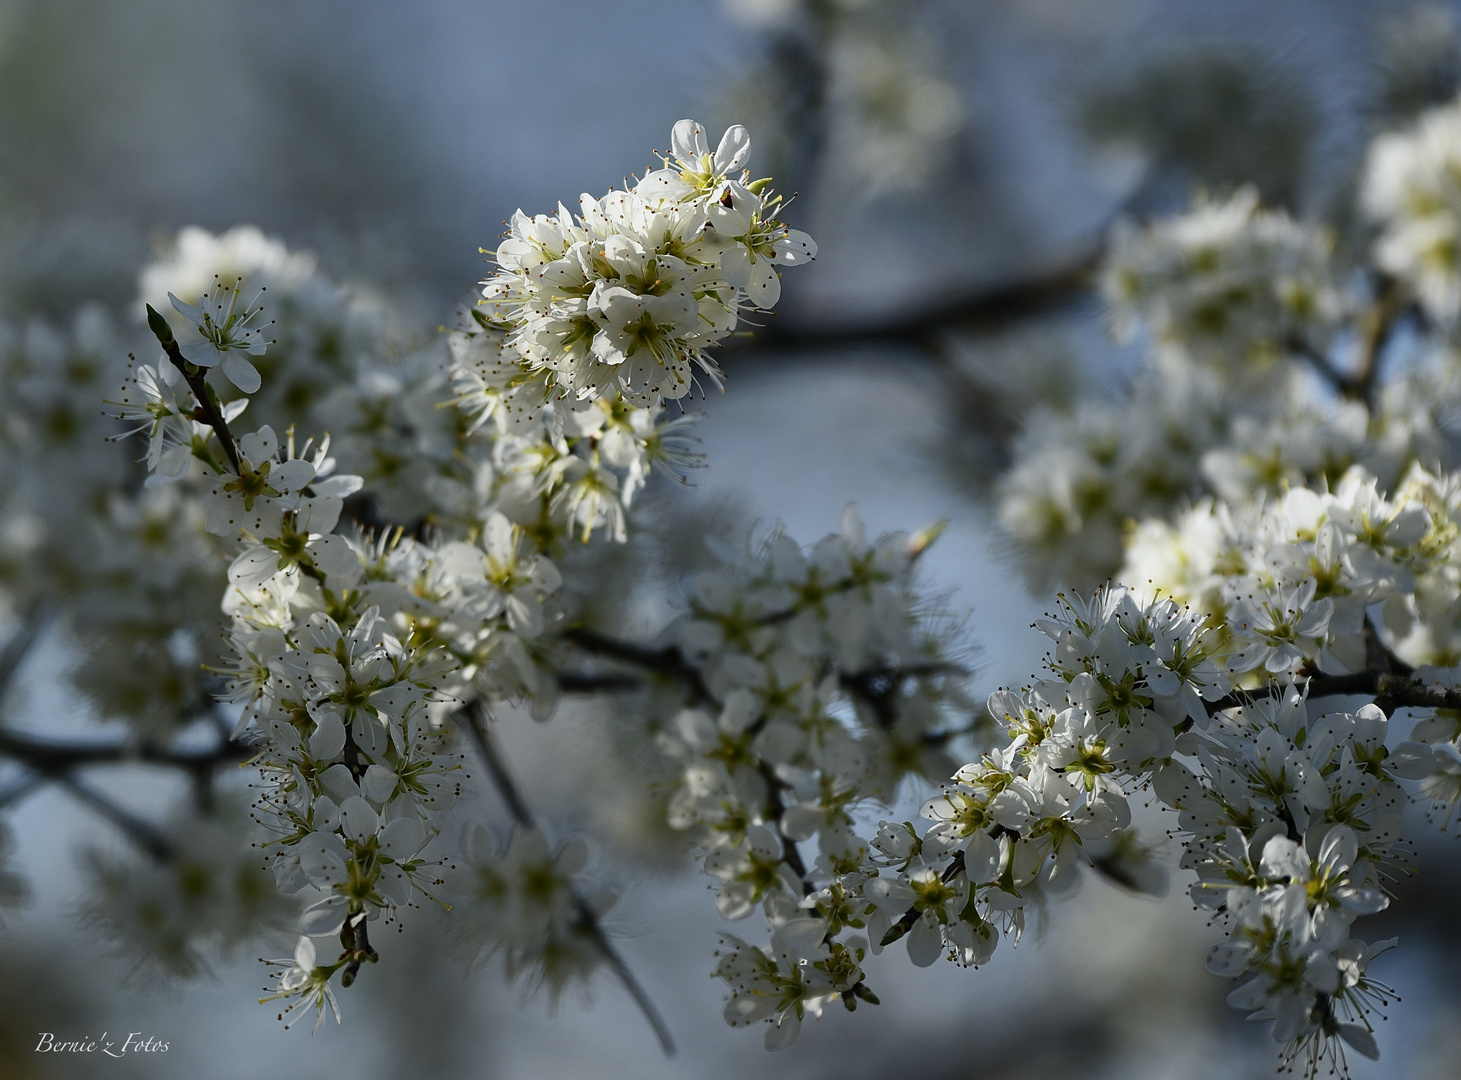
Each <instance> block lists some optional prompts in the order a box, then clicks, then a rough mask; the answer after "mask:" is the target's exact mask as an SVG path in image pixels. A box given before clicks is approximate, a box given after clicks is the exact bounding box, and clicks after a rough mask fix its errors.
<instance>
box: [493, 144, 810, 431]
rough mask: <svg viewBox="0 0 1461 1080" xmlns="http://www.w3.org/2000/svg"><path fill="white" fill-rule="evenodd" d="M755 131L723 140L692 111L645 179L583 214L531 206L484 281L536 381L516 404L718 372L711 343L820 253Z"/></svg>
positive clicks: (671, 390)
mask: <svg viewBox="0 0 1461 1080" xmlns="http://www.w3.org/2000/svg"><path fill="white" fill-rule="evenodd" d="M750 155H751V137H750V135H749V133H747V131H746V129H745V128H743V127H740V126H739V125H737V126H735V127H731V128H729V129H727V131H726V132H725V134H724V135H723V136H722V137H721V140H720V143H719V144H718V145H717V146H716V148H715V149H714V150H713V151H712V150H711V148H710V144H709V143H708V142H707V141H706V137H705V130H704V129H703V128H702V127H701V126H700V125H699V124H697V123H695V122H694V121H693V120H681V121H680V122H679V123H677V124H676V125H675V129H674V132H673V134H672V136H671V151H670V154H669V155H668V156H667V157H666V158H665V159H664V164H663V167H662V168H660V169H655V170H653V171H651V172H649V173H647V174H646V175H645V176H644V177H643V178H642V179H640V180H639V181H638V182H637V183H636V184H635V185H634V186H633V187H632V188H629V189H628V190H624V191H611V192H609V193H608V194H607V195H605V196H603V197H602V198H597V199H596V198H594V197H593V196H592V195H588V194H584V195H582V196H580V198H579V203H578V208H579V212H578V214H576V215H575V214H573V213H571V212H570V211H569V210H568V208H567V207H565V206H563V205H562V204H561V203H560V204H559V206H558V211H557V213H555V214H538V215H536V216H533V217H529V216H528V215H527V214H525V213H523V212H522V211H521V210H519V211H518V212H517V213H515V214H514V215H513V217H512V221H511V224H510V230H509V232H508V233H507V234H506V235H505V237H504V238H503V240H502V242H501V243H500V244H499V245H498V246H497V251H496V252H495V257H496V260H497V265H498V271H497V273H496V274H494V275H493V276H492V277H490V278H488V279H487V280H486V281H485V282H483V289H482V297H483V299H482V301H481V303H482V305H483V310H484V311H485V312H486V316H485V318H484V319H483V322H484V324H485V325H486V326H489V327H491V328H495V329H500V330H502V331H504V332H505V334H506V339H505V342H504V346H503V347H504V348H505V349H507V350H509V351H510V352H511V354H512V363H513V364H515V365H516V366H517V367H519V368H520V369H521V370H522V371H523V372H524V373H525V374H526V375H527V376H529V377H530V378H531V379H532V380H533V381H534V383H535V385H534V388H533V392H532V393H530V394H522V395H518V400H517V401H516V402H515V405H514V406H513V407H515V408H518V409H525V410H526V411H527V412H529V413H532V412H535V411H536V409H537V408H538V407H539V406H540V405H541V404H542V402H543V401H544V400H545V399H547V398H548V397H549V396H552V397H557V398H563V399H571V400H573V401H579V402H585V401H594V400H596V399H598V398H601V397H608V398H609V399H611V400H612V399H615V398H620V397H623V398H627V399H629V400H631V401H633V402H635V403H637V404H640V405H653V404H656V403H658V402H659V401H660V400H661V399H664V398H670V399H675V398H681V397H684V396H685V395H686V394H687V393H689V392H690V390H691V388H692V386H693V385H694V382H695V379H696V377H697V375H699V374H703V375H705V376H707V377H708V378H710V379H711V380H712V381H715V382H717V383H718V381H719V368H718V367H717V366H716V364H715V362H714V361H713V360H712V359H711V358H710V357H709V355H708V354H707V350H708V349H709V348H710V347H711V346H713V345H715V344H717V343H718V342H720V341H722V340H724V339H725V338H726V337H727V336H728V335H730V334H731V333H732V332H733V331H734V330H735V329H736V326H737V324H738V322H739V320H740V316H741V312H742V310H743V309H756V310H761V311H767V310H770V309H771V308H772V307H774V306H775V304H776V301H777V299H778V298H779V297H780V295H781V281H780V278H779V276H778V274H777V268H778V267H780V266H797V265H801V264H802V263H805V262H808V261H810V260H811V259H813V258H815V257H816V253H817V247H816V244H815V243H813V241H812V239H811V237H809V236H807V235H806V234H805V233H803V232H799V231H797V230H795V229H791V228H789V227H788V226H787V225H785V224H784V223H783V222H782V221H781V220H780V219H779V218H778V217H777V214H778V213H779V211H780V206H781V200H780V198H779V197H777V196H774V195H773V194H772V193H771V190H770V188H769V186H768V184H769V181H767V180H752V179H751V174H750V172H749V171H748V170H747V169H746V164H747V162H748V161H749V160H750Z"/></svg>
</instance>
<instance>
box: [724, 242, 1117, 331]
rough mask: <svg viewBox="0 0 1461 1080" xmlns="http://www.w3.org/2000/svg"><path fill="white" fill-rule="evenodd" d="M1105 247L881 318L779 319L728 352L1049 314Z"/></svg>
mask: <svg viewBox="0 0 1461 1080" xmlns="http://www.w3.org/2000/svg"><path fill="white" fill-rule="evenodd" d="M1104 251H1105V243H1104V242H1103V241H1095V242H1088V243H1087V244H1085V245H1084V246H1082V247H1080V248H1078V249H1076V250H1075V251H1074V252H1072V253H1071V254H1069V255H1067V256H1065V257H1064V258H1062V259H1058V260H1055V261H1053V262H1052V263H1050V264H1049V265H1047V266H1044V267H1041V268H1038V269H1036V270H1033V271H1030V272H1028V273H1026V274H1023V275H1021V276H1018V277H1015V278H1012V279H1010V280H1008V281H1000V282H995V283H993V284H980V285H977V286H975V287H974V288H971V289H969V290H967V291H966V292H963V293H960V294H957V295H955V296H951V297H948V298H946V299H944V300H941V301H938V302H936V303H933V304H928V305H924V306H922V307H917V308H914V309H913V310H912V311H908V312H901V313H899V314H897V315H893V316H891V317H889V318H886V319H883V320H877V321H868V322H862V323H858V322H854V321H852V320H849V319H838V320H835V321H833V322H829V323H822V324H811V325H804V326H797V325H794V324H788V323H787V322H785V321H784V320H778V321H776V322H774V323H772V324H771V325H769V326H767V327H766V328H764V329H763V330H761V331H759V332H757V333H755V334H753V335H750V336H747V337H743V338H737V339H735V340H734V341H733V342H727V349H726V355H727V356H746V355H748V354H751V353H760V352H775V353H778V354H783V353H797V352H821V351H824V350H832V349H846V348H856V347H863V346H869V345H900V344H901V345H906V344H913V345H916V346H919V347H926V346H925V342H927V341H929V340H930V339H931V338H932V337H936V336H939V335H942V334H946V333H949V332H951V331H981V330H982V331H988V330H992V329H996V328H998V327H1002V326H1005V325H1008V324H1009V323H1013V322H1019V321H1022V320H1024V319H1029V318H1033V317H1035V316H1038V315H1048V314H1050V313H1051V312H1053V311H1058V310H1060V309H1061V308H1064V307H1067V306H1069V305H1070V304H1072V303H1074V302H1075V301H1077V300H1079V299H1080V298H1081V297H1082V296H1084V295H1086V293H1087V290H1088V289H1089V287H1090V284H1091V276H1092V273H1093V272H1094V271H1095V269H1096V267H1097V266H1098V265H1100V261H1101V257H1102V254H1103V253H1104Z"/></svg>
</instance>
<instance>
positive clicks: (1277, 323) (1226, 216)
mask: <svg viewBox="0 0 1461 1080" xmlns="http://www.w3.org/2000/svg"><path fill="white" fill-rule="evenodd" d="M1332 247H1333V244H1332V240H1331V239H1330V237H1329V236H1328V235H1327V232H1326V231H1325V230H1324V229H1323V228H1321V227H1318V226H1314V225H1310V224H1307V223H1301V222H1297V221H1295V220H1293V219H1292V218H1290V217H1289V216H1288V215H1287V214H1285V213H1283V212H1281V211H1270V210H1265V209H1263V208H1261V207H1260V206H1259V205H1258V202H1257V197H1256V195H1255V194H1254V192H1253V191H1252V190H1251V189H1242V190H1239V191H1238V192H1236V193H1235V194H1233V195H1232V196H1230V197H1229V198H1228V199H1226V200H1208V201H1205V202H1202V203H1200V204H1199V205H1198V206H1196V207H1195V208H1194V209H1192V210H1191V211H1190V212H1188V213H1186V214H1183V215H1179V216H1176V217H1173V218H1170V219H1165V220H1161V221H1158V222H1156V223H1153V224H1150V225H1147V226H1141V227H1138V226H1135V225H1132V224H1129V223H1122V224H1120V225H1118V227H1117V228H1116V230H1115V231H1114V233H1113V237H1112V246H1111V251H1110V254H1109V255H1108V258H1107V262H1106V265H1105V267H1104V269H1103V271H1102V282H1103V287H1104V291H1105V294H1106V297H1107V299H1108V301H1109V302H1110V304H1111V306H1112V316H1113V321H1114V325H1115V327H1116V329H1117V331H1118V334H1119V335H1120V336H1122V337H1124V338H1127V339H1132V338H1144V340H1145V342H1146V344H1147V346H1148V348H1149V349H1150V353H1149V356H1148V359H1147V361H1146V363H1145V364H1144V366H1143V368H1142V369H1141V370H1140V372H1139V373H1138V377H1137V378H1136V379H1134V380H1133V385H1132V389H1131V391H1130V393H1129V394H1127V395H1126V396H1125V397H1124V398H1122V399H1117V400H1102V399H1099V398H1097V399H1088V400H1083V401H1081V402H1079V403H1078V404H1077V405H1075V406H1074V407H1073V409H1071V410H1070V411H1069V412H1068V413H1062V412H1059V411H1057V410H1054V409H1050V408H1043V407H1042V408H1037V409H1036V410H1034V411H1033V412H1032V413H1031V414H1030V416H1029V417H1028V418H1027V419H1026V422H1025V424H1024V428H1023V430H1022V432H1021V433H1020V435H1019V436H1018V437H1017V439H1016V441H1015V446H1014V454H1013V459H1014V460H1013V463H1012V465H1011V466H1010V468H1009V469H1008V470H1007V471H1006V472H1005V473H1004V474H1003V475H1002V476H1001V477H1000V479H999V481H998V482H997V484H996V485H995V488H996V500H997V502H998V512H999V516H1000V520H1001V522H1002V524H1003V525H1004V527H1005V529H1006V530H1007V532H1008V533H1009V534H1010V535H1011V537H1012V538H1013V539H1014V540H1015V541H1016V543H1017V544H1018V545H1019V548H1020V557H1021V559H1022V561H1023V562H1024V564H1025V568H1026V571H1027V573H1028V575H1029V577H1030V579H1031V581H1032V582H1033V583H1034V584H1036V585H1037V586H1040V587H1045V586H1048V585H1051V584H1057V585H1058V584H1070V585H1076V586H1080V587H1085V588H1088V587H1092V586H1094V585H1095V584H1097V583H1099V582H1101V581H1103V580H1105V579H1107V578H1108V577H1109V576H1110V575H1111V574H1113V573H1114V572H1115V571H1116V569H1117V568H1118V567H1119V566H1120V564H1121V559H1122V548H1123V544H1124V538H1125V535H1126V533H1127V531H1128V529H1129V528H1130V525H1131V523H1132V522H1138V521H1142V520H1143V519H1148V518H1152V519H1156V518H1168V519H1170V517H1171V516H1172V515H1173V513H1175V512H1176V510H1177V508H1178V507H1179V506H1181V505H1182V504H1183V502H1184V501H1192V500H1197V499H1201V498H1202V497H1203V496H1208V495H1215V496H1218V497H1221V498H1224V499H1244V498H1246V497H1248V496H1249V495H1251V494H1253V493H1255V492H1258V491H1269V492H1274V493H1281V492H1283V491H1285V490H1287V489H1288V488H1289V487H1292V486H1303V485H1322V484H1325V483H1329V484H1333V483H1335V482H1337V481H1338V479H1339V477H1340V476H1341V475H1342V474H1343V473H1344V471H1345V470H1346V469H1347V468H1349V467H1350V466H1351V465H1354V464H1362V465H1363V466H1364V467H1365V468H1367V469H1369V470H1370V471H1371V472H1372V473H1374V474H1376V475H1377V476H1379V477H1380V478H1381V480H1382V481H1383V482H1384V483H1385V484H1387V485H1393V484H1395V483H1396V482H1398V481H1399V480H1400V478H1401V476H1402V474H1403V473H1404V471H1405V469H1406V468H1407V467H1408V466H1409V465H1410V464H1411V462H1413V461H1416V460H1421V461H1426V462H1434V461H1442V462H1444V461H1450V460H1452V459H1453V457H1454V454H1453V452H1452V450H1451V440H1452V432H1451V430H1450V429H1451V427H1452V426H1453V420H1452V416H1453V414H1454V405H1455V402H1456V401H1457V392H1458V381H1457V375H1458V372H1457V369H1456V366H1455V360H1454V356H1453V355H1452V353H1451V351H1450V349H1449V346H1447V345H1446V343H1445V342H1444V341H1432V340H1429V339H1420V340H1419V341H1416V342H1413V343H1412V355H1411V356H1410V357H1409V359H1408V362H1407V363H1406V364H1405V365H1404V366H1401V365H1400V364H1398V363H1397V362H1396V361H1395V360H1394V358H1393V357H1392V356H1391V355H1390V354H1391V353H1392V352H1393V351H1394V348H1393V347H1390V343H1389V336H1390V335H1391V332H1392V331H1393V329H1394V326H1395V324H1396V322H1397V321H1398V320H1399V319H1400V318H1401V317H1402V316H1403V314H1404V312H1405V310H1406V307H1405V304H1404V302H1403V300H1402V299H1400V298H1397V297H1394V296H1391V295H1390V294H1389V293H1387V292H1385V291H1384V290H1385V289H1386V288H1387V286H1385V285H1384V284H1383V283H1380V284H1378V285H1377V284H1373V283H1365V284H1363V285H1356V284H1354V281H1355V279H1354V277H1353V276H1350V277H1348V278H1347V277H1346V275H1345V272H1344V267H1343V266H1342V264H1340V263H1338V262H1337V261H1336V260H1335V259H1334V258H1333V252H1332ZM1366 313H1367V314H1366Z"/></svg>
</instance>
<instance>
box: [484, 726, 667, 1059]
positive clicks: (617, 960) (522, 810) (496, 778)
mask: <svg viewBox="0 0 1461 1080" xmlns="http://www.w3.org/2000/svg"><path fill="white" fill-rule="evenodd" d="M456 715H457V717H458V718H459V719H461V720H463V721H464V725H463V726H464V727H466V729H467V733H468V735H470V736H471V738H472V741H473V742H474V743H476V745H477V751H478V753H479V754H480V755H481V757H482V762H483V764H484V765H486V766H487V773H488V775H489V776H490V777H491V778H492V784H493V786H494V787H495V788H496V789H497V794H498V796H499V797H500V798H501V799H502V802H503V804H504V805H505V806H506V807H507V811H508V813H509V814H511V815H512V819H513V820H514V821H516V822H517V824H518V825H520V826H521V827H523V828H525V829H531V828H536V826H537V823H536V821H534V819H533V815H532V811H531V810H529V809H528V803H527V800H526V799H525V798H523V795H522V792H521V791H520V790H519V789H518V786H517V783H516V782H515V781H514V780H513V778H512V774H511V773H510V772H508V769H507V762H506V761H505V760H504V759H503V757H502V754H501V752H500V751H499V750H498V749H497V745H496V743H495V742H494V741H493V739H492V731H491V727H490V724H491V722H492V716H491V713H489V712H488V710H487V706H486V705H485V704H483V703H482V702H481V701H476V702H473V703H472V704H471V705H468V706H467V707H466V708H464V709H461V710H459V711H458V712H457V714H456ZM568 894H569V896H570V897H572V899H573V910H574V914H575V915H576V916H577V917H578V921H579V923H580V925H582V927H583V928H584V929H585V930H586V931H587V932H588V935H589V936H590V937H591V938H592V939H593V942H594V944H595V945H596V946H597V947H598V950H599V952H600V953H602V954H603V957H604V960H605V962H606V963H607V964H608V965H609V968H610V970H612V971H613V973H614V975H615V976H616V977H617V978H618V980H619V982H620V983H621V984H622V985H623V987H624V989H625V990H626V991H627V992H628V993H629V996H630V997H631V998H633V999H634V1003H635V1004H636V1005H637V1006H639V1011H640V1012H642V1013H643V1014H644V1018H645V1019H646V1020H647V1021H649V1026H650V1027H651V1028H653V1029H654V1034H655V1037H656V1038H657V1039H659V1044H660V1048H661V1049H662V1050H663V1051H664V1053H665V1056H666V1057H673V1056H674V1054H675V1040H674V1037H673V1036H672V1035H671V1034H670V1029H669V1027H668V1026H667V1025H666V1024H665V1022H664V1018H663V1017H661V1016H660V1014H659V1010H658V1009H656V1008H655V1005H654V1002H653V1001H651V1000H650V998H649V994H648V993H646V992H645V990H644V987H642V986H641V985H640V984H639V980H638V979H636V978H635V977H634V972H633V971H631V970H630V968H629V965H628V964H627V963H626V962H625V960H624V958H623V957H622V956H620V955H619V952H618V950H616V949H615V948H614V946H613V944H612V943H611V942H610V941H609V939H608V937H607V936H606V935H605V934H604V930H603V927H602V926H601V925H600V923H599V918H598V915H596V914H595V913H594V910H593V908H591V907H590V906H589V904H588V902H587V901H586V900H584V898H583V897H582V896H580V895H579V894H578V892H577V890H575V889H574V888H573V887H572V886H571V885H570V886H569V887H568Z"/></svg>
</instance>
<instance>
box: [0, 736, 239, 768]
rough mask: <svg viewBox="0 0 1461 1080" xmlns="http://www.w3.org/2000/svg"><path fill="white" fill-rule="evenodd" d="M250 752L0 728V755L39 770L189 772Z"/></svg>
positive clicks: (235, 745)
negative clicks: (55, 737) (129, 767)
mask: <svg viewBox="0 0 1461 1080" xmlns="http://www.w3.org/2000/svg"><path fill="white" fill-rule="evenodd" d="M251 753H252V751H251V750H250V749H249V748H248V747H246V746H244V745H243V744H242V743H239V742H235V741H232V740H229V741H227V742H222V743H219V744H218V745H217V746H214V747H212V748H210V749H207V750H173V749H171V748H169V747H165V746H157V745H154V744H152V743H140V744H136V745H133V744H130V743H126V742H119V741H115V740H108V741H106V742H79V741H77V742H71V741H52V740H50V739H42V738H38V737H36V736H34V735H23V734H21V733H19V732H16V731H11V730H7V729H6V728H3V727H0V755H3V756H5V757H10V758H14V759H15V760H16V761H20V762H23V763H24V764H26V765H28V766H29V767H30V768H32V769H34V770H36V771H37V772H42V773H60V772H66V771H68V770H70V769H74V768H76V767H78V766H82V765H111V764H122V763H126V762H135V763H138V764H143V765H161V766H165V767H169V768H177V769H186V770H188V771H189V772H198V771H203V770H208V771H211V770H213V769H216V768H217V767H218V766H220V765H226V764H230V763H232V762H236V761H243V760H245V759H246V758H248V757H249V755H250V754H251Z"/></svg>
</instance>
